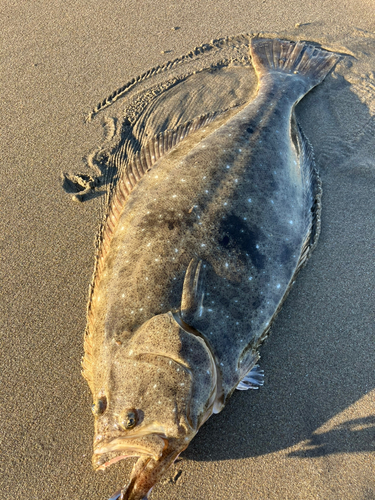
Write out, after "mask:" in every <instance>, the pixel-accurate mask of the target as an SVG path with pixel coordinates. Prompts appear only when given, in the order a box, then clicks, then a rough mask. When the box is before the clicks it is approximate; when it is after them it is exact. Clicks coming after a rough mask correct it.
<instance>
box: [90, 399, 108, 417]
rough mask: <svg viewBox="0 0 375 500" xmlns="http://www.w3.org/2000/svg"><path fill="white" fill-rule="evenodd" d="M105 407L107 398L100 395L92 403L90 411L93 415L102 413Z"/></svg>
mask: <svg viewBox="0 0 375 500" xmlns="http://www.w3.org/2000/svg"><path fill="white" fill-rule="evenodd" d="M106 408H107V398H106V397H105V396H102V397H101V398H99V399H98V400H97V402H96V403H93V404H92V406H91V411H92V412H93V414H94V415H95V416H97V417H98V416H99V415H103V413H104V412H105V410H106Z"/></svg>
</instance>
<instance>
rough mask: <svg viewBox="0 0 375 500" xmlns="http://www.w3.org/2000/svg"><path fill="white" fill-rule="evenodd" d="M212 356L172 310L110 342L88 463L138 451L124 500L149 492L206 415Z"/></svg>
mask: <svg viewBox="0 0 375 500" xmlns="http://www.w3.org/2000/svg"><path fill="white" fill-rule="evenodd" d="M216 379H217V372H216V366H215V362H214V360H213V358H212V355H211V353H210V351H209V349H208V348H207V346H206V344H205V342H204V341H203V340H202V339H201V338H199V337H197V336H195V335H193V334H192V333H189V332H187V331H185V330H184V329H183V328H182V327H181V325H180V324H179V323H178V322H177V321H176V320H175V317H174V316H173V314H172V313H166V314H160V315H157V316H154V317H153V318H151V319H150V320H148V321H147V322H146V323H144V324H143V325H142V326H141V327H140V328H139V329H138V330H137V331H136V332H135V333H134V335H133V336H132V337H131V339H130V340H129V341H127V342H124V343H123V344H122V345H120V346H118V345H116V346H114V347H113V351H112V354H111V356H110V363H109V367H108V369H107V376H106V377H104V378H103V383H102V384H101V387H100V389H99V391H98V392H97V395H96V397H95V396H94V405H93V411H94V414H95V438H94V455H93V466H94V468H95V469H97V470H99V469H105V468H106V467H108V466H109V465H111V464H113V463H115V462H117V461H119V460H122V459H123V458H127V457H134V456H138V457H140V458H139V460H138V462H137V463H136V465H135V468H134V470H133V473H132V477H131V479H130V483H129V488H128V490H129V491H128V490H127V491H128V492H127V493H126V495H127V496H123V498H124V499H125V498H126V499H129V500H130V499H131V500H136V499H143V498H147V494H148V492H149V491H150V490H151V488H152V486H153V485H154V484H155V483H156V482H157V481H158V479H159V478H160V477H161V476H162V475H163V474H164V472H165V471H166V470H167V469H168V467H169V466H170V465H171V464H172V463H173V462H174V460H175V459H176V458H177V456H178V455H179V454H180V453H181V452H182V451H183V450H184V449H185V448H186V447H187V446H188V444H189V443H190V441H191V440H192V439H193V437H194V436H195V434H196V433H197V432H198V429H199V427H200V426H201V425H202V423H203V422H204V421H205V420H207V418H208V417H209V416H210V415H211V413H212V409H213V405H214V401H215V396H216Z"/></svg>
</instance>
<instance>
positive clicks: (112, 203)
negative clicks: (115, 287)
mask: <svg viewBox="0 0 375 500" xmlns="http://www.w3.org/2000/svg"><path fill="white" fill-rule="evenodd" d="M217 115H218V113H212V114H207V115H201V116H198V117H197V118H195V119H194V120H191V121H188V122H186V123H184V124H182V125H179V126H178V127H176V128H175V129H173V130H166V131H165V132H162V133H160V134H158V135H157V136H155V137H153V138H152V139H151V140H150V141H148V142H147V143H146V144H145V145H144V146H143V147H142V148H141V149H140V150H139V151H138V152H137V153H136V154H135V155H134V156H133V157H132V158H131V159H130V161H129V163H128V164H127V165H126V167H125V168H124V169H122V171H120V172H119V175H118V180H117V183H116V186H115V187H114V189H113V190H112V192H111V193H110V194H109V201H108V209H107V211H106V215H105V218H104V221H103V223H102V225H101V228H100V231H99V236H98V239H97V248H98V251H97V254H96V261H95V270H94V275H93V279H92V282H91V288H90V297H89V303H88V310H87V328H86V333H85V342H84V347H85V356H84V358H83V360H82V367H83V371H82V375H83V376H84V378H85V379H86V380H87V382H88V383H89V385H90V381H91V380H92V370H91V345H92V337H91V332H92V329H93V328H92V327H93V322H94V314H93V311H92V307H91V304H92V299H93V295H94V291H95V288H96V284H97V283H98V282H99V280H100V276H101V271H102V269H103V267H104V261H105V258H106V255H107V253H108V250H109V247H110V243H111V240H112V237H113V234H114V232H115V228H116V226H117V224H118V221H119V219H120V216H121V213H122V211H123V209H124V207H125V204H126V202H127V199H128V196H129V194H130V193H131V191H132V190H133V189H134V187H135V186H136V185H137V184H138V182H139V181H140V180H141V179H142V178H143V177H144V176H145V175H146V174H147V172H148V171H149V170H150V169H151V168H152V167H153V166H154V165H155V163H156V162H157V161H158V160H159V159H160V158H162V157H163V156H165V155H166V154H167V153H168V152H169V151H170V150H171V149H172V148H173V147H175V146H177V144H179V143H180V142H181V141H182V140H183V139H184V138H186V137H187V136H188V135H189V134H191V133H192V132H195V131H196V130H199V129H200V128H202V127H203V126H205V125H206V124H208V123H210V122H211V121H213V120H214V119H215V118H216V117H217Z"/></svg>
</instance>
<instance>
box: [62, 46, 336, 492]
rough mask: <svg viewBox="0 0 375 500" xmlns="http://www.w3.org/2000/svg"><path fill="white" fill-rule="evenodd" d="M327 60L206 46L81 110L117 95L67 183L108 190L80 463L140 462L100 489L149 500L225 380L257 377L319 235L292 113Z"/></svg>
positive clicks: (313, 183)
mask: <svg viewBox="0 0 375 500" xmlns="http://www.w3.org/2000/svg"><path fill="white" fill-rule="evenodd" d="M337 60H338V57H337V56H336V55H335V54H332V53H329V52H326V51H323V50H321V49H319V48H316V47H314V46H311V45H307V44H303V43H293V42H285V41H280V40H277V39H274V40H267V39H261V38H257V37H254V38H251V37H246V36H242V37H235V38H232V39H226V40H219V41H214V42H212V43H211V44H206V45H205V46H202V47H201V48H199V49H195V50H194V51H193V52H192V53H190V54H189V55H187V56H184V57H183V58H180V59H176V60H175V61H172V62H170V63H168V64H166V65H165V66H163V67H160V68H155V69H153V70H150V71H149V72H147V73H145V74H144V75H142V76H141V77H138V78H136V79H134V80H133V81H131V82H129V84H128V85H126V86H124V87H123V88H122V89H119V90H118V91H116V92H115V93H114V94H112V96H110V97H109V98H108V99H107V100H105V101H103V103H101V104H100V105H99V106H97V107H96V108H95V110H93V113H92V114H91V115H90V118H92V117H93V116H94V115H95V114H96V113H98V112H99V111H101V109H104V108H106V107H108V106H110V105H114V103H115V101H116V104H115V105H114V106H115V107H116V106H117V108H116V109H117V112H116V113H117V114H115V118H114V119H113V120H111V121H107V131H108V141H107V143H106V144H105V145H104V146H102V147H101V148H100V150H98V151H97V152H96V154H95V157H94V158H95V162H96V165H97V166H98V167H99V169H100V170H101V174H102V175H100V176H98V177H97V178H96V179H94V178H89V177H86V178H82V177H81V178H78V177H77V176H76V177H73V176H67V177H66V181H65V182H66V186H68V187H69V186H72V185H73V184H74V183H77V182H78V183H79V184H80V185H81V188H80V189H81V192H80V193H79V194H78V195H77V198H78V199H81V200H83V199H85V198H87V197H90V196H97V195H99V194H101V193H103V192H105V193H108V195H107V196H106V203H107V209H106V213H105V218H104V222H103V224H102V228H101V231H100V235H99V238H98V254H97V259H96V266H95V273H94V278H93V282H92V286H91V292H90V301H89V306H88V326H87V330H86V334H85V356H84V360H83V376H84V377H85V378H86V380H87V381H88V383H89V385H90V388H91V391H92V393H93V399H94V405H93V411H94V414H95V439H94V457H93V464H94V467H95V468H97V469H102V468H105V467H106V466H108V465H110V464H112V463H114V462H116V461H118V460H121V459H122V458H125V457H128V456H138V457H140V458H139V460H138V462H137V463H136V465H135V466H134V469H133V472H132V475H131V478H130V482H129V484H128V485H127V486H126V487H125V488H124V489H123V490H122V492H120V493H118V494H117V495H115V496H114V497H112V498H120V497H121V499H122V500H125V499H128V500H130V499H131V500H140V499H143V498H147V496H148V494H149V492H150V491H151V489H152V487H153V485H154V484H155V483H156V482H157V481H158V479H159V478H160V477H161V475H162V474H163V473H164V472H165V471H166V470H167V468H168V467H169V466H170V464H171V463H173V461H174V460H175V459H176V457H177V456H178V455H179V454H180V453H181V451H183V450H184V449H185V448H186V447H187V446H188V444H189V442H190V441H191V439H192V438H193V437H194V436H195V434H196V433H197V431H198V429H199V428H200V426H201V425H202V424H203V423H204V422H205V421H206V420H207V419H208V418H209V417H210V415H212V413H217V412H219V411H221V409H222V408H223V407H224V405H225V404H226V402H227V400H228V398H229V397H230V395H231V394H232V392H233V391H234V390H235V388H236V387H237V388H238V389H241V390H245V389H248V388H256V387H258V386H259V385H261V384H262V372H261V370H260V369H259V368H258V367H257V365H256V363H257V360H258V358H259V355H258V347H259V345H260V344H261V342H262V341H263V339H264V338H265V337H266V336H267V334H268V331H269V328H270V325H271V323H272V321H273V319H274V317H275V316H276V314H277V312H278V311H279V309H280V307H281V305H282V303H283V301H284V300H285V297H286V295H287V294H288V291H289V290H290V287H291V285H292V284H293V282H294V280H295V277H296V275H297V273H298V271H299V270H300V269H301V267H302V266H303V265H304V264H305V262H306V260H307V259H308V257H309V255H310V253H311V251H312V249H313V248H314V246H315V244H316V241H317V238H318V235H319V229H320V196H321V188H320V181H319V178H318V175H317V173H316V170H315V164H314V159H313V153H312V149H311V146H310V144H309V142H308V140H307V139H306V137H305V136H304V134H303V133H302V131H301V129H300V127H299V126H298V124H297V122H296V119H295V115H294V107H295V105H296V104H297V103H298V102H299V100H300V99H301V98H302V97H303V96H304V95H305V94H306V93H307V92H308V91H309V90H310V89H311V88H313V87H314V86H315V85H317V84H319V83H320V82H321V81H322V80H323V79H324V78H325V76H326V75H327V73H328V72H329V71H330V70H331V68H332V67H333V66H334V65H335V63H336V62H337ZM254 70H255V71H254ZM124 103H125V105H124Z"/></svg>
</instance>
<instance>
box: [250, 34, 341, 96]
mask: <svg viewBox="0 0 375 500" xmlns="http://www.w3.org/2000/svg"><path fill="white" fill-rule="evenodd" d="M250 55H251V58H252V62H253V66H254V68H255V71H256V72H257V74H258V77H259V79H261V78H262V77H264V76H266V75H270V74H275V73H284V74H290V75H296V76H299V77H300V78H301V79H303V80H305V81H306V86H307V88H308V90H310V89H311V88H312V87H315V85H318V83H320V82H321V81H322V80H324V78H325V77H326V76H327V74H328V73H329V72H330V71H331V69H332V68H333V67H334V66H335V64H336V63H337V62H338V61H339V59H340V56H339V55H337V54H334V53H333V52H328V51H326V50H323V49H319V48H317V47H314V46H312V45H308V44H306V43H303V42H290V41H286V40H278V39H264V38H252V39H251V41H250ZM308 90H306V92H307V91H308Z"/></svg>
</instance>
